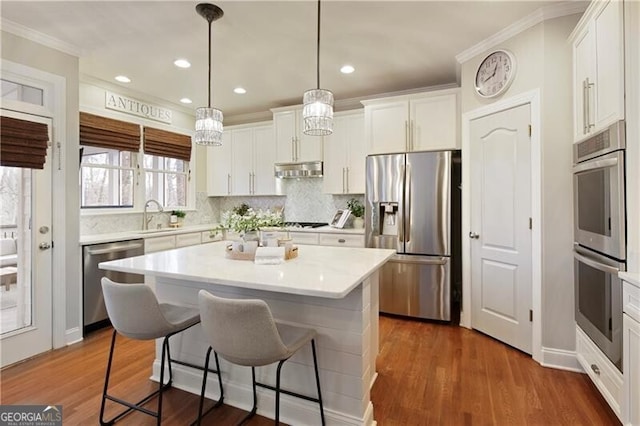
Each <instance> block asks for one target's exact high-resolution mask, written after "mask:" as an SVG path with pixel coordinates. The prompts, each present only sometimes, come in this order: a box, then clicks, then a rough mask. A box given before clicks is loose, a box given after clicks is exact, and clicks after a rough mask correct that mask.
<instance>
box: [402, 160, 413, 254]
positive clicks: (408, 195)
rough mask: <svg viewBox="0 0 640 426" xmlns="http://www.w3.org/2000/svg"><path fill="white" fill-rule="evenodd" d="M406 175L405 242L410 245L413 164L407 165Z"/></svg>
mask: <svg viewBox="0 0 640 426" xmlns="http://www.w3.org/2000/svg"><path fill="white" fill-rule="evenodd" d="M406 168H407V169H406V172H405V173H406V174H405V176H406V177H405V179H406V183H405V185H406V187H405V204H404V205H405V209H406V211H405V213H404V217H405V223H406V224H405V225H404V228H405V232H404V240H403V241H404V242H405V243H408V242H409V241H411V190H412V188H411V187H412V182H411V164H407V166H406Z"/></svg>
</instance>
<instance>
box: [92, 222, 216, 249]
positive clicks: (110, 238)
mask: <svg viewBox="0 0 640 426" xmlns="http://www.w3.org/2000/svg"><path fill="white" fill-rule="evenodd" d="M215 227H216V225H215V224H204V225H194V226H183V227H180V228H165V229H160V230H157V229H149V230H148V231H127V232H113V233H108V234H95V235H82V236H80V245H82V246H86V245H89V244H101V243H111V242H115V241H128V240H136V239H139V238H153V237H161V236H163V235H176V234H187V233H189V232H202V231H209V230H211V229H213V228H215Z"/></svg>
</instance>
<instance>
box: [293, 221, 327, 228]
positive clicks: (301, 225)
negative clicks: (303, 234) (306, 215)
mask: <svg viewBox="0 0 640 426" xmlns="http://www.w3.org/2000/svg"><path fill="white" fill-rule="evenodd" d="M326 225H327V224H326V223H324V222H285V223H284V226H286V227H287V228H319V227H321V226H326Z"/></svg>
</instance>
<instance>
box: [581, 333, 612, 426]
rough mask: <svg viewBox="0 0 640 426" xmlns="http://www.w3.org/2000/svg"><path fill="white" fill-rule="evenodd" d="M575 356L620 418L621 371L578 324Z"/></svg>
mask: <svg viewBox="0 0 640 426" xmlns="http://www.w3.org/2000/svg"><path fill="white" fill-rule="evenodd" d="M576 357H577V359H578V362H579V363H580V365H581V366H582V368H583V369H584V371H585V372H586V373H587V374H588V375H589V378H590V379H591V381H592V382H593V384H594V385H596V388H598V391H600V394H601V395H602V396H603V398H604V399H605V400H606V401H607V403H608V404H609V406H610V407H611V409H612V410H613V412H614V413H615V414H616V416H618V418H620V419H621V418H622V412H621V409H620V405H621V402H622V397H623V389H622V386H623V379H622V373H621V372H620V370H618V369H617V368H616V367H615V366H614V365H613V363H612V362H611V361H610V360H609V358H607V357H606V356H605V355H604V354H603V353H602V351H601V350H600V349H599V348H598V347H597V346H596V344H595V343H593V342H592V341H591V339H589V337H588V336H587V335H586V334H585V332H584V331H582V329H581V328H580V327H579V326H576Z"/></svg>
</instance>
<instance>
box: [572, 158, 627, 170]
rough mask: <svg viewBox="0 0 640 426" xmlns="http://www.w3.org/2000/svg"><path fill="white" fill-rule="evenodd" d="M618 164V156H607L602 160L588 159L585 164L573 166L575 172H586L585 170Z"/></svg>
mask: <svg viewBox="0 0 640 426" xmlns="http://www.w3.org/2000/svg"><path fill="white" fill-rule="evenodd" d="M617 165H618V158H606V159H602V160H595V161H588V162H586V163H583V164H578V165H576V166H573V173H580V172H584V171H585V170H593V169H604V168H605V167H614V166H617Z"/></svg>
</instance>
